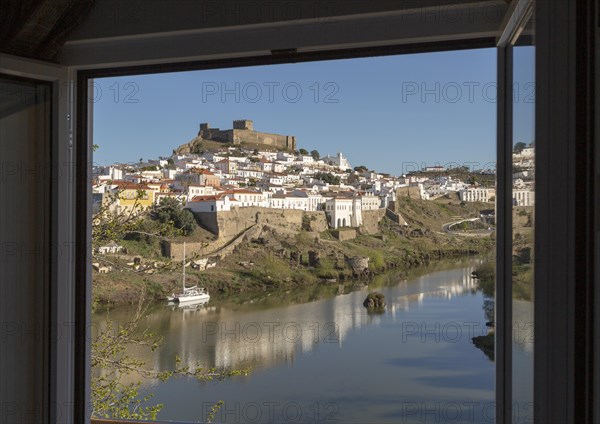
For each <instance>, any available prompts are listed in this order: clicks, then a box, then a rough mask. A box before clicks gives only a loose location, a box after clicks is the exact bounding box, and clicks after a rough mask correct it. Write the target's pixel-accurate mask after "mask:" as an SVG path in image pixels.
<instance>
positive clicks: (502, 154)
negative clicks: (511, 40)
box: [495, 45, 513, 423]
mask: <svg viewBox="0 0 600 424" xmlns="http://www.w3.org/2000/svg"><path fill="white" fill-rule="evenodd" d="M497 53H498V56H497V57H498V59H497V66H498V95H497V124H496V125H497V146H496V147H497V152H496V160H497V164H496V184H497V196H496V301H495V304H496V318H495V321H496V322H495V334H496V340H495V346H496V353H495V358H496V422H497V423H505V422H510V421H512V418H511V417H512V123H513V105H512V85H513V83H512V81H513V69H512V68H513V66H512V65H513V60H512V59H513V58H512V53H513V51H512V46H511V45H505V46H499V47H498V48H497Z"/></svg>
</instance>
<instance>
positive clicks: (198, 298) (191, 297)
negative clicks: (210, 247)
mask: <svg viewBox="0 0 600 424" xmlns="http://www.w3.org/2000/svg"><path fill="white" fill-rule="evenodd" d="M182 285H183V291H182V292H181V293H179V294H175V293H174V294H172V295H171V296H170V297H168V298H167V300H168V301H169V302H176V303H179V304H180V305H181V304H183V303H185V304H192V303H193V304H196V303H206V302H208V301H209V300H210V295H209V294H208V291H207V290H206V289H205V288H202V287H197V286H193V287H186V286H185V242H183V278H182Z"/></svg>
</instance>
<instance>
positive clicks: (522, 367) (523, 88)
mask: <svg viewBox="0 0 600 424" xmlns="http://www.w3.org/2000/svg"><path fill="white" fill-rule="evenodd" d="M513 113H514V115H513V186H512V198H513V209H512V210H513V214H512V218H513V232H512V234H513V260H512V284H513V285H512V287H513V290H512V297H513V300H512V302H513V304H512V309H513V318H512V321H513V335H512V344H513V347H512V355H513V384H512V390H513V422H515V423H529V422H533V301H534V286H533V261H534V245H533V243H534V239H533V229H534V218H535V204H534V203H535V202H534V200H535V166H534V165H535V38H534V32H533V24H532V22H530V23H529V24H528V25H527V27H526V28H525V29H524V31H523V32H522V33H521V35H520V36H519V39H518V40H517V43H516V44H515V46H514V48H513Z"/></svg>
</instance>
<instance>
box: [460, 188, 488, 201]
mask: <svg viewBox="0 0 600 424" xmlns="http://www.w3.org/2000/svg"><path fill="white" fill-rule="evenodd" d="M458 195H459V197H460V200H461V201H462V202H490V199H491V198H492V197H493V196H495V195H496V190H495V189H493V188H483V187H477V188H473V187H471V188H466V189H463V190H459V191H458Z"/></svg>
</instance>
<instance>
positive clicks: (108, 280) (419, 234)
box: [92, 196, 495, 307]
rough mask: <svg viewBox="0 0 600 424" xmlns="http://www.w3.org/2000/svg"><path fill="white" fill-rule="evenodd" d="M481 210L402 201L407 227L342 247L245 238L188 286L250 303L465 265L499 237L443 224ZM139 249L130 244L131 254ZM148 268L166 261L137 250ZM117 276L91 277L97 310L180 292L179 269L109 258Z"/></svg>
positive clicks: (288, 234) (270, 231)
mask: <svg viewBox="0 0 600 424" xmlns="http://www.w3.org/2000/svg"><path fill="white" fill-rule="evenodd" d="M480 207H481V205H464V204H461V203H457V200H456V199H442V200H439V201H422V200H420V199H414V198H410V197H400V196H399V197H398V201H397V203H396V210H397V211H398V212H399V213H401V214H402V216H404V217H406V220H407V221H408V223H409V225H408V226H401V225H399V224H398V223H396V222H394V221H392V220H390V219H388V218H387V217H384V218H383V219H381V221H380V222H379V224H378V227H376V228H375V231H372V230H371V231H369V232H368V233H366V232H362V231H360V230H359V235H358V236H357V237H356V238H353V239H350V240H339V239H338V238H336V237H335V236H334V233H333V232H331V231H330V230H326V231H322V232H317V233H316V232H314V231H312V232H310V231H305V230H299V231H295V232H292V231H284V230H281V231H278V230H276V229H274V228H270V227H268V226H265V229H263V230H262V232H261V234H262V235H261V237H259V238H244V239H243V240H242V241H241V243H239V244H237V245H236V247H235V249H234V250H233V251H232V252H231V253H230V254H229V255H227V256H226V257H223V258H221V259H220V260H219V262H218V263H217V264H216V266H215V267H213V268H209V269H204V270H200V269H194V267H193V266H191V265H192V264H191V262H188V263H187V265H188V266H187V267H186V285H187V286H193V285H198V286H201V287H206V288H207V289H208V290H209V291H210V293H211V296H213V297H214V296H223V297H231V296H234V295H235V296H242V297H244V296H246V297H247V296H248V295H250V294H254V293H264V292H268V291H274V290H275V291H281V290H284V291H285V290H292V289H296V288H300V287H315V286H319V285H338V284H345V283H346V282H350V281H351V282H360V283H362V284H364V282H368V281H370V280H372V279H373V277H374V276H377V275H381V274H384V273H386V272H388V271H391V270H398V271H401V272H406V271H409V270H411V269H415V268H419V267H423V266H428V265H429V264H430V263H433V262H435V261H439V260H444V259H457V258H468V257H473V256H476V255H485V254H489V253H492V252H493V249H494V243H495V238H494V235H493V234H491V235H490V236H488V237H481V238H476V237H461V236H460V235H456V234H452V233H446V232H443V231H441V229H442V225H443V223H444V222H448V221H449V220H451V219H452V217H456V216H458V215H459V214H462V216H472V215H473V214H474V213H476V211H477V210H478V208H480ZM134 247H135V246H133V245H128V250H134V249H133V248H134ZM136 253H137V254H138V255H139V256H141V258H142V260H143V261H146V262H154V263H157V262H161V263H163V262H162V261H164V258H160V257H159V256H158V255H159V254H160V249H159V248H158V245H157V246H154V248H152V249H151V248H149V245H147V244H143V245H140V246H139V249H138V251H137V252H136ZM109 260H110V261H111V263H113V264H114V266H113V270H112V271H111V272H109V273H106V274H100V273H97V272H95V273H94V274H93V290H92V291H93V299H94V305H95V306H96V307H106V306H111V305H123V304H136V303H137V302H139V299H140V298H141V297H142V296H145V297H146V298H147V299H150V300H162V299H164V298H165V297H166V296H167V295H169V294H170V293H172V292H173V291H177V290H180V288H181V285H182V268H181V263H171V264H167V263H165V266H159V267H158V268H156V267H155V268H154V269H151V270H150V271H152V272H149V271H148V270H145V271H144V270H142V269H140V270H139V271H135V270H133V269H132V268H131V266H128V264H127V262H128V261H130V260H131V258H119V257H112V258H109Z"/></svg>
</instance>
